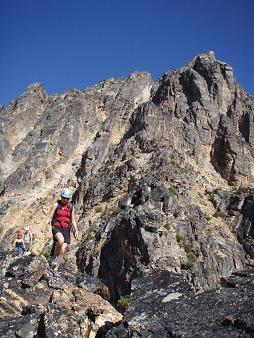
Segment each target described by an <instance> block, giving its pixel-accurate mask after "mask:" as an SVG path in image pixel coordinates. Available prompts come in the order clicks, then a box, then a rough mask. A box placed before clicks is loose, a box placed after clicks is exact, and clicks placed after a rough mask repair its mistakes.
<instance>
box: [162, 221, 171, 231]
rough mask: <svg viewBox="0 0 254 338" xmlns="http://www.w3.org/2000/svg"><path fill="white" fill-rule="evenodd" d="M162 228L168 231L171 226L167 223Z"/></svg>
mask: <svg viewBox="0 0 254 338" xmlns="http://www.w3.org/2000/svg"><path fill="white" fill-rule="evenodd" d="M163 227H164V228H165V229H166V230H168V231H169V230H170V229H171V225H170V224H169V223H166V224H164V225H163Z"/></svg>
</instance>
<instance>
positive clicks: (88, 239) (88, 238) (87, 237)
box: [85, 234, 94, 242]
mask: <svg viewBox="0 0 254 338" xmlns="http://www.w3.org/2000/svg"><path fill="white" fill-rule="evenodd" d="M93 239H94V237H93V235H91V234H89V235H87V236H86V238H85V241H86V242H88V241H91V240H93Z"/></svg>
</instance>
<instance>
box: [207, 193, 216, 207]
mask: <svg viewBox="0 0 254 338" xmlns="http://www.w3.org/2000/svg"><path fill="white" fill-rule="evenodd" d="M208 200H209V201H210V202H211V203H212V204H213V205H216V200H215V195H214V194H211V195H210V196H209V198H208Z"/></svg>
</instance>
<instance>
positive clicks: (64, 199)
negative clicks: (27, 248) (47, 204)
mask: <svg viewBox="0 0 254 338" xmlns="http://www.w3.org/2000/svg"><path fill="white" fill-rule="evenodd" d="M60 195H61V199H60V200H58V201H57V202H56V203H54V205H53V206H52V208H51V210H50V213H49V215H48V217H47V219H46V221H45V223H44V225H43V227H42V232H44V230H45V228H46V226H47V225H48V224H49V223H50V222H51V226H52V234H53V240H54V244H55V250H54V258H53V260H52V267H53V268H54V271H58V269H59V266H60V265H61V263H62V261H63V257H64V253H65V251H66V249H67V247H68V245H69V244H70V242H71V236H70V234H71V228H72V229H73V234H74V237H75V238H76V239H78V229H77V224H76V220H75V216H74V207H73V205H72V203H71V201H70V200H71V192H70V190H69V189H68V188H64V189H62V190H61V193H60Z"/></svg>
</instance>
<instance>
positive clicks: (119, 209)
mask: <svg viewBox="0 0 254 338" xmlns="http://www.w3.org/2000/svg"><path fill="white" fill-rule="evenodd" d="M122 211H123V209H121V208H119V207H116V208H115V209H114V214H115V215H117V214H119V213H120V212H122Z"/></svg>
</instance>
